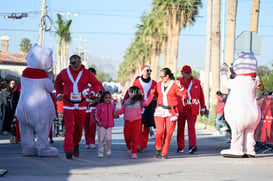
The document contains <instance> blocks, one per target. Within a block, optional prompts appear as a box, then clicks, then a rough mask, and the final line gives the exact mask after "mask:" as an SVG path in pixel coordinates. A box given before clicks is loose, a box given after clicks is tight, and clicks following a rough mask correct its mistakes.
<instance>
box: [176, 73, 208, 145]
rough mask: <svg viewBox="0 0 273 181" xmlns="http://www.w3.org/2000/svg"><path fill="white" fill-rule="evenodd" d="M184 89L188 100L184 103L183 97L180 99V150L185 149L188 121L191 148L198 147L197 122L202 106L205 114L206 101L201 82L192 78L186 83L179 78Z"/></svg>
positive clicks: (178, 129) (178, 138) (178, 143)
mask: <svg viewBox="0 0 273 181" xmlns="http://www.w3.org/2000/svg"><path fill="white" fill-rule="evenodd" d="M177 80H179V81H180V84H181V85H182V87H183V88H184V89H185V90H187V93H188V99H187V101H184V99H183V98H182V97H178V102H179V103H178V108H179V117H178V128H177V146H178V148H181V149H184V147H185V138H184V129H185V122H186V120H187V125H188V135H189V147H191V146H196V134H195V122H196V118H197V116H198V114H199V109H200V106H201V111H202V112H205V109H206V106H205V99H204V94H203V90H202V87H201V85H200V81H199V80H197V79H194V78H193V77H191V78H190V80H188V81H187V82H185V81H184V78H183V77H182V78H178V79H177Z"/></svg>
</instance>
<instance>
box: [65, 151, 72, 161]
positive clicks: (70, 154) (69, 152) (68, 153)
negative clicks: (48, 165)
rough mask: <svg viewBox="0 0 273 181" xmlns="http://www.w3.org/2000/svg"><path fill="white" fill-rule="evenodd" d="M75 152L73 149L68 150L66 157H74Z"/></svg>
mask: <svg viewBox="0 0 273 181" xmlns="http://www.w3.org/2000/svg"><path fill="white" fill-rule="evenodd" d="M72 155H73V152H72V151H71V150H68V151H67V152H66V159H72Z"/></svg>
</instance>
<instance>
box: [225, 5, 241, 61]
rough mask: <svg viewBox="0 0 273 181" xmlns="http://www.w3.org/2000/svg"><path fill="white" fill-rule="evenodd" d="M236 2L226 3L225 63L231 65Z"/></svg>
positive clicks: (233, 47) (233, 48)
mask: <svg viewBox="0 0 273 181" xmlns="http://www.w3.org/2000/svg"><path fill="white" fill-rule="evenodd" d="M237 1H238V0H229V1H228V15H227V35H226V53H225V63H227V64H228V65H231V63H232V62H233V61H234V50H235V33H236V15H237V4H238V2H237Z"/></svg>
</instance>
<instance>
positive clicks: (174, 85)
mask: <svg viewBox="0 0 273 181" xmlns="http://www.w3.org/2000/svg"><path fill="white" fill-rule="evenodd" d="M160 78H161V79H162V80H161V81H159V82H158V84H157V92H158V98H157V107H156V109H155V113H154V116H155V125H156V140H155V154H154V156H155V157H156V158H162V159H166V158H167V154H168V149H169V145H170V141H171V137H172V134H173V131H174V129H175V126H176V121H177V116H178V109H177V96H181V97H185V98H187V92H186V91H183V90H182V89H181V85H180V82H179V81H175V77H174V75H173V73H172V72H171V70H170V69H169V68H163V69H161V70H160Z"/></svg>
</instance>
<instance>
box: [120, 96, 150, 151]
mask: <svg viewBox="0 0 273 181" xmlns="http://www.w3.org/2000/svg"><path fill="white" fill-rule="evenodd" d="M152 99H153V95H149V96H148V98H147V100H146V101H144V102H143V101H137V102H136V103H134V104H129V103H130V100H131V99H130V98H128V99H126V100H125V102H124V104H123V105H122V108H121V109H120V110H117V112H118V114H123V113H124V138H125V142H126V146H127V149H128V150H131V153H132V154H136V153H137V145H138V143H139V135H140V134H141V133H140V125H141V111H142V108H143V107H144V106H148V105H149V104H150V103H151V101H152Z"/></svg>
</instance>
